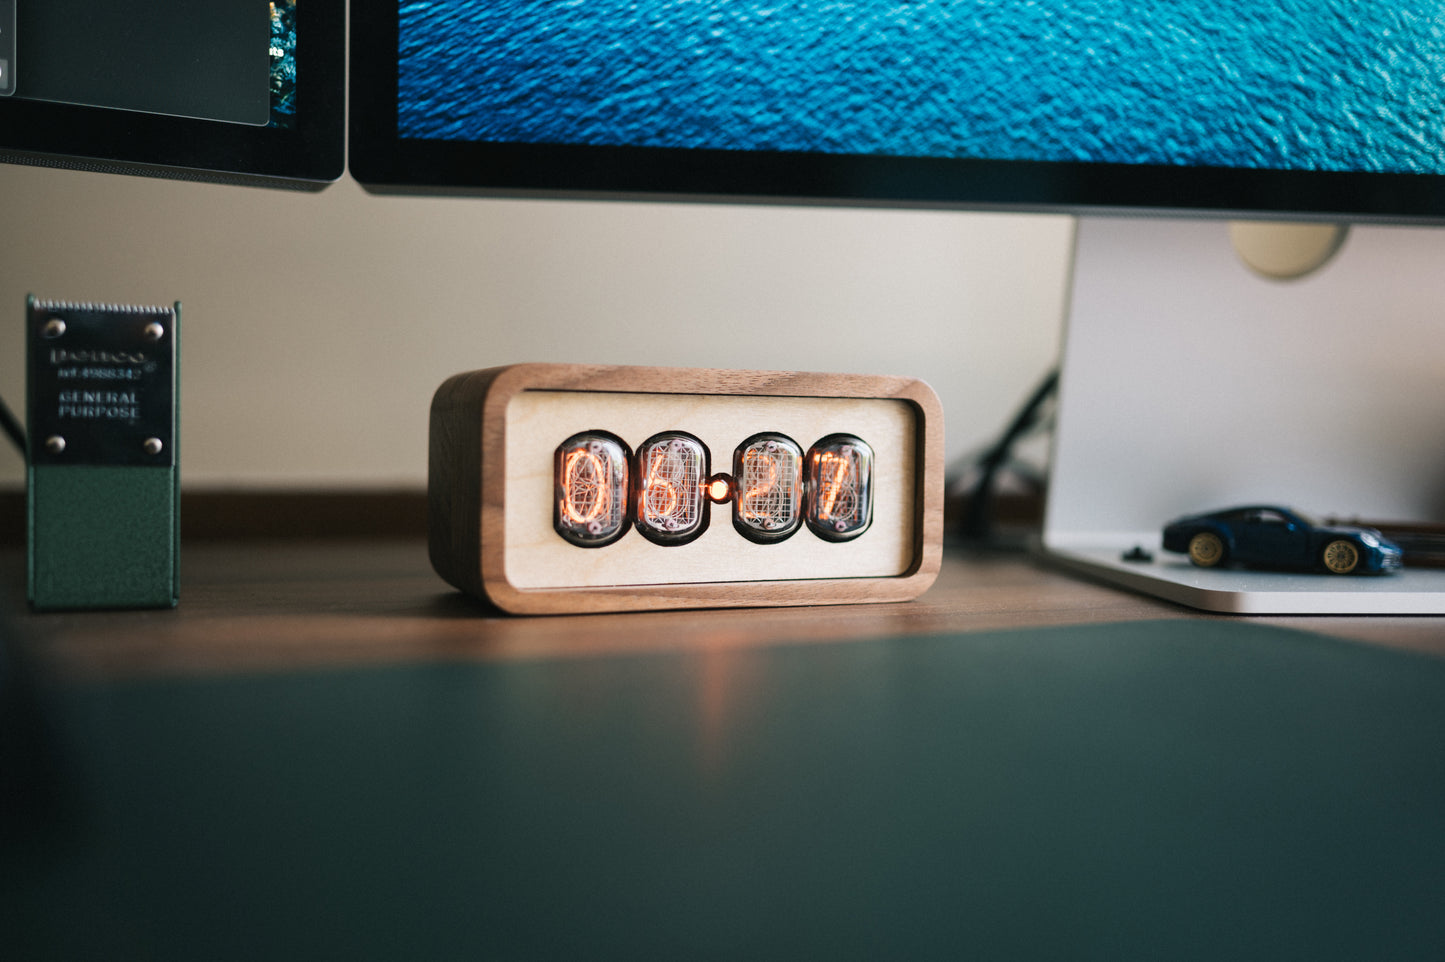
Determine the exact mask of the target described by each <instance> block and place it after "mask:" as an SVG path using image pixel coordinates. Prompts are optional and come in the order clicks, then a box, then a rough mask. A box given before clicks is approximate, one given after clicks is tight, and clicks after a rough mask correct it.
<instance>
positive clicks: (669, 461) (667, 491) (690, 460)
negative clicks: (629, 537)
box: [634, 431, 708, 544]
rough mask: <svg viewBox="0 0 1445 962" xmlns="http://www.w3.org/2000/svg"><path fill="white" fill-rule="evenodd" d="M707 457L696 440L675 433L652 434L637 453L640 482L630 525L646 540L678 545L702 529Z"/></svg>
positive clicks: (704, 450) (699, 532) (705, 449)
mask: <svg viewBox="0 0 1445 962" xmlns="http://www.w3.org/2000/svg"><path fill="white" fill-rule="evenodd" d="M707 457H708V455H707V448H706V447H705V446H704V445H703V443H702V442H701V441H699V440H698V439H697V438H695V437H693V436H692V435H690V434H684V433H682V432H680V431H668V432H664V433H662V434H657V435H653V436H652V437H651V438H648V439H647V440H646V441H644V442H643V443H642V445H641V446H640V447H639V448H638V449H637V460H638V470H639V471H640V472H641V474H642V484H641V485H640V486H639V487H640V490H639V491H638V495H637V500H636V506H637V511H636V516H635V518H634V521H635V523H636V524H637V530H638V531H640V532H642V534H643V536H644V537H646V538H647V539H648V540H650V541H654V542H656V543H658V544H683V543H685V542H687V541H691V540H692V539H693V538H695V537H697V536H698V535H700V534H701V533H702V532H703V529H704V528H706V527H707V517H706V514H705V511H704V507H705V506H704V497H705V495H704V486H705V485H706V482H707Z"/></svg>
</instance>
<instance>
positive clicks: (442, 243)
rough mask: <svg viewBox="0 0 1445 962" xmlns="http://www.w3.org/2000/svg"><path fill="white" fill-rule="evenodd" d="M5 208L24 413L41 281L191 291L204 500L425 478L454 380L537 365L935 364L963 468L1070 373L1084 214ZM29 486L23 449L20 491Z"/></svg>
mask: <svg viewBox="0 0 1445 962" xmlns="http://www.w3.org/2000/svg"><path fill="white" fill-rule="evenodd" d="M0 210H3V211H4V220H5V224H4V229H3V230H0V245H3V246H0V394H3V396H4V397H5V398H6V400H7V401H8V402H9V403H10V405H11V407H12V408H14V409H15V410H16V411H17V413H22V412H23V407H24V387H23V385H24V364H23V353H24V337H23V325H22V317H23V304H24V298H25V295H26V294H27V293H29V292H33V293H35V294H37V295H39V296H41V297H47V298H55V299H64V300H96V301H107V302H133V303H147V304H152V303H170V302H171V301H174V300H180V301H182V302H183V304H184V314H183V318H184V331H183V352H182V353H183V361H182V398H183V401H182V425H183V427H182V477H183V479H184V481H185V482H186V483H187V485H188V486H194V487H202V486H204V487H216V486H232V485H235V486H247V487H269V486H291V487H305V486H319V485H346V486H373V487H374V486H409V487H416V486H421V485H423V484H424V483H425V478H426V416H427V405H428V402H429V401H430V398H431V393H432V391H433V390H434V389H435V388H436V386H437V385H438V384H439V383H440V382H441V380H442V379H443V378H445V377H446V376H448V375H450V374H452V373H455V372H457V371H461V370H468V369H472V368H479V367H487V366H491V365H495V364H505V363H510V362H516V361H584V360H593V359H595V360H598V361H602V362H607V363H636V364H667V365H685V366H708V367H741V368H784V369H806V370H820V371H832V370H836V371H850V372H862V373H878V374H910V375H915V376H919V377H923V378H925V379H926V380H928V381H929V382H930V383H931V384H932V385H933V386H934V388H935V389H936V390H937V391H938V393H939V395H940V397H941V398H942V401H943V406H944V410H945V412H946V416H947V434H948V450H949V453H950V456H951V457H956V456H958V455H960V454H962V453H964V452H966V451H969V450H971V449H973V448H975V447H977V446H978V445H979V444H981V443H983V442H984V441H985V440H986V439H987V438H989V437H991V436H992V435H993V434H994V433H995V432H996V431H997V430H998V429H999V428H1000V426H1001V425H1002V423H1003V422H1004V421H1005V420H1006V419H1007V417H1008V416H1009V414H1010V413H1011V412H1012V410H1013V409H1014V408H1015V407H1016V406H1017V404H1018V403H1019V401H1020V399H1021V398H1022V397H1023V395H1024V394H1025V393H1026V392H1027V391H1028V390H1029V389H1030V388H1031V387H1032V385H1033V383H1034V382H1035V381H1036V380H1037V378H1038V377H1040V376H1041V375H1042V373H1043V372H1044V371H1045V370H1046V369H1047V368H1048V367H1049V366H1050V365H1051V364H1052V363H1053V361H1054V359H1055V356H1056V354H1057V350H1058V341H1059V328H1060V321H1061V317H1062V314H1063V301H1064V284H1065V275H1066V270H1067V262H1068V256H1069V250H1070V244H1071V239H1072V226H1073V225H1072V221H1071V220H1070V219H1068V218H1064V217H1045V216H1032V215H995V214H962V213H951V212H905V211H875V210H851V209H850V210H841V209H810V208H784V207H740V206H709V205H693V204H638V203H598V202H590V203H589V202H572V201H519V200H489V199H437V198H397V197H379V196H373V195H370V194H367V193H366V192H365V191H363V190H362V189H361V188H360V187H359V186H357V185H356V184H355V183H354V182H352V181H350V180H349V179H346V180H343V181H341V182H340V183H338V184H335V185H333V186H331V187H330V188H328V189H327V190H325V191H323V192H321V193H319V194H301V193H292V192H287V191H266V190H257V189H251V188H242V187H227V186H217V185H208V184H191V183H179V182H172V181H162V180H152V179H147V178H135V177H115V176H105V175H100V174H89V173H79V172H74V171H58V170H45V169H39V168H29V167H7V166H0ZM7 315H8V317H9V321H8V322H6V321H4V320H3V318H4V317H5V316H7ZM22 416H23V414H22ZM22 479H23V470H22V464H21V461H20V459H19V458H18V457H16V456H14V455H13V454H12V453H11V452H10V451H9V450H8V449H7V450H6V451H5V452H4V453H3V454H0V484H3V485H7V486H8V485H13V484H17V483H19V482H21V481H22Z"/></svg>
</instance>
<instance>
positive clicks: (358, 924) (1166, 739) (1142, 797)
mask: <svg viewBox="0 0 1445 962" xmlns="http://www.w3.org/2000/svg"><path fill="white" fill-rule="evenodd" d="M699 617H707V615H706V614H701V615H699ZM46 701H47V704H46V705H45V707H46V709H47V711H48V712H49V719H50V721H51V723H52V727H53V730H54V734H55V742H56V743H57V744H59V745H60V746H62V749H63V751H62V753H61V754H60V759H61V771H62V772H63V774H64V778H63V780H62V783H61V784H62V788H63V789H64V791H63V792H62V795H61V801H62V802H63V804H62V805H61V806H60V808H59V809H57V811H58V812H59V813H60V814H59V815H57V816H56V817H55V818H54V819H51V820H49V821H48V822H47V823H46V824H42V825H36V826H34V831H28V832H27V831H14V829H16V828H17V826H16V825H13V824H12V825H11V826H10V828H11V829H12V831H10V832H9V833H8V834H7V835H6V836H5V837H6V839H7V842H6V844H7V847H9V849H10V852H9V855H8V856H7V857H6V861H9V862H10V868H9V869H7V871H6V873H5V875H6V878H7V879H8V880H9V881H8V882H7V883H6V885H5V889H4V891H3V892H0V894H3V897H4V905H5V908H4V909H3V910H0V911H4V912H6V913H7V914H8V915H9V921H8V922H7V923H6V927H7V929H9V932H8V933H4V934H0V946H7V947H8V948H0V954H3V955H4V956H6V957H8V958H14V959H17V960H18V959H36V958H51V957H53V958H64V959H90V958H95V959H107V960H113V959H130V958H144V959H207V960H210V959H247V960H267V959H291V958H295V959H367V958H375V959H427V960H433V959H463V958H464V959H596V958H618V959H654V958H656V959H704V958H719V959H756V958H777V959H843V958H864V959H881V958H902V959H918V958H959V957H984V958H1009V959H1018V958H1068V959H1075V958H1099V959H1119V958H1150V959H1184V958H1213V959H1218V958H1228V959H1240V958H1267V959H1295V958H1298V959H1311V960H1317V959H1321V958H1348V959H1386V958H1431V959H1439V958H1442V957H1445V661H1439V660H1434V659H1430V658H1426V657H1422V656H1414V655H1410V654H1407V653H1401V652H1395V651H1389V650H1383V649H1376V648H1369V647H1364V646H1357V645H1351V644H1347V643H1342V642H1338V641H1334V640H1331V639H1328V638H1324V637H1320V636H1316V635H1310V634H1305V633H1302V632H1293V631H1286V630H1278V629H1272V628H1268V627H1261V626H1255V625H1249V624H1245V623H1241V622H1234V621H1226V620H1198V621H1165V622H1149V623H1131V624H1117V625H1095V626H1088V627H1077V628H1067V629H1040V630H1027V631H1013V632H991V633H982V634H959V635H951V636H944V637H925V638H901V639H886V640H879V641H874V642H858V643H842V644H832V645H808V646H797V647H781V648H776V647H775V648H760V649H732V650H712V651H698V652H693V653H681V654H656V655H642V656H622V657H597V658H583V659H570V660H555V661H542V662H520V663H518V662H512V663H485V662H479V663H474V662H468V663H445V664H440V663H434V664H416V665H407V666H402V667H384V668H370V669H349V670H344V671H317V672H309V673H298V674H288V675H283V676H260V677H240V678H237V677H227V678H199V679H186V680H171V681H140V682H128V683H117V684H106V685H100V686H86V687H71V688H64V689H61V690H58V691H51V692H47V693H46ZM14 883H18V884H14Z"/></svg>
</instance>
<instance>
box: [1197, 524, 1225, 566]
mask: <svg viewBox="0 0 1445 962" xmlns="http://www.w3.org/2000/svg"><path fill="white" fill-rule="evenodd" d="M1189 560H1190V561H1192V562H1194V563H1195V564H1196V565H1198V566H1199V567H1201V568H1213V567H1214V566H1215V565H1217V564H1219V563H1220V562H1222V561H1224V541H1223V540H1221V539H1220V537H1219V535H1217V534H1215V533H1214V532H1213V531H1201V532H1199V533H1198V534H1196V535H1195V536H1194V537H1192V538H1190V539H1189Z"/></svg>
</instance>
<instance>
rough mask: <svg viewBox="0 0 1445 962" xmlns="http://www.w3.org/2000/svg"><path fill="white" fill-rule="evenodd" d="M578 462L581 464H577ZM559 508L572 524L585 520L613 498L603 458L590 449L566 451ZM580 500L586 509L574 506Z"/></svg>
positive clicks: (593, 517)
mask: <svg viewBox="0 0 1445 962" xmlns="http://www.w3.org/2000/svg"><path fill="white" fill-rule="evenodd" d="M579 465H583V466H584V467H582V468H579ZM562 490H563V492H564V494H563V500H562V508H563V510H564V511H566V512H567V519H568V520H569V521H571V522H572V523H573V524H587V523H588V522H589V521H595V520H596V519H597V516H598V515H600V514H601V513H602V510H603V509H604V508H605V507H606V506H607V504H608V503H609V502H610V501H611V500H612V491H611V479H610V477H609V474H608V471H607V469H606V468H605V467H604V466H603V464H602V459H601V458H599V457H598V456H597V455H595V454H593V453H592V452H591V451H573V452H572V453H571V454H569V455H567V465H566V468H565V469H564V471H563V475H562ZM579 501H581V502H582V504H583V505H584V506H585V508H586V511H585V512H581V511H578V510H577V503H578V502H579Z"/></svg>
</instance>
